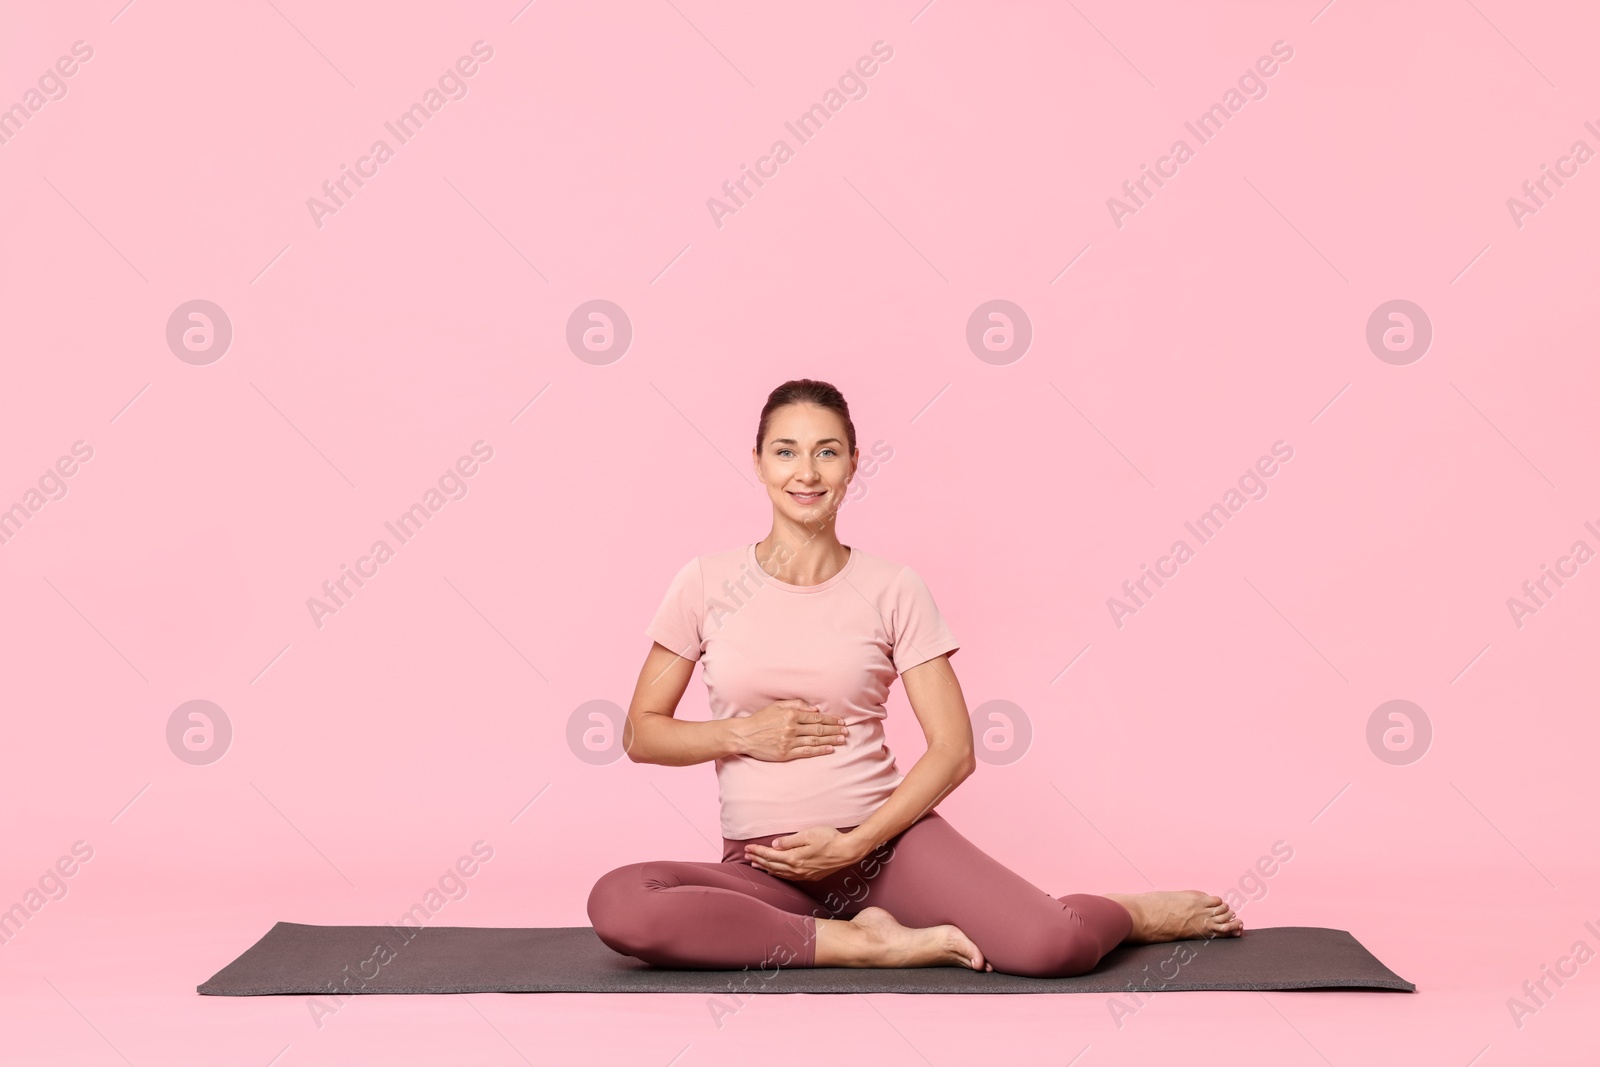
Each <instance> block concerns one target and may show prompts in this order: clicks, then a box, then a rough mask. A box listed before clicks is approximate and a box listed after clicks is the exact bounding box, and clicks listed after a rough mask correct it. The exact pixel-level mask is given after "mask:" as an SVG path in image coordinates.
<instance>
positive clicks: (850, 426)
mask: <svg viewBox="0 0 1600 1067" xmlns="http://www.w3.org/2000/svg"><path fill="white" fill-rule="evenodd" d="M790 404H815V405H817V406H818V407H823V408H827V409H828V410H829V411H833V412H837V413H838V415H839V417H840V418H841V419H843V420H844V433H845V437H846V438H847V439H848V442H849V448H848V449H846V452H847V454H850V455H853V454H854V453H855V450H856V424H855V423H853V422H851V421H850V405H849V404H847V403H845V400H844V394H843V393H841V392H839V390H837V389H835V388H834V387H833V386H832V385H830V384H829V383H827V382H819V381H815V380H813V379H811V378H791V379H790V380H789V381H786V382H784V383H783V384H782V385H780V386H778V387H777V388H776V389H774V390H773V391H772V392H771V393H769V394H768V395H767V403H766V406H765V407H763V408H762V409H761V423H760V425H758V426H757V427H756V452H757V454H759V453H760V452H761V444H762V442H763V441H765V440H766V439H767V423H768V422H770V421H771V419H772V413H773V412H774V411H777V410H778V409H779V408H782V407H787V406H789V405H790Z"/></svg>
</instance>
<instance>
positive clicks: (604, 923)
mask: <svg viewBox="0 0 1600 1067" xmlns="http://www.w3.org/2000/svg"><path fill="white" fill-rule="evenodd" d="M644 866H645V865H644V864H642V863H630V864H628V865H627V866H625V867H618V868H616V869H615V870H612V871H607V872H606V873H605V874H603V875H601V876H600V879H599V881H597V882H595V884H594V888H593V889H591V890H589V902H588V911H589V922H590V924H591V925H593V926H594V932H595V934H596V935H597V936H598V937H599V938H600V940H601V941H603V942H604V943H605V944H606V946H607V947H609V948H611V949H613V950H615V951H617V952H621V953H623V954H624V955H630V956H631V955H633V954H634V950H635V949H639V948H642V947H644V945H645V940H644V939H645V938H646V937H647V935H648V933H649V930H650V925H651V924H650V922H649V919H648V916H647V914H646V912H647V910H648V909H647V907H646V904H647V902H648V898H649V895H650V890H649V887H648V885H647V884H646V882H645V877H644Z"/></svg>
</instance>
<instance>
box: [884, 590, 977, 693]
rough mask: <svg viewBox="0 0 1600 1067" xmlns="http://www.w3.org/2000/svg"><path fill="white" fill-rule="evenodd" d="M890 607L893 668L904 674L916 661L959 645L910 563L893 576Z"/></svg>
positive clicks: (951, 651)
mask: <svg viewBox="0 0 1600 1067" xmlns="http://www.w3.org/2000/svg"><path fill="white" fill-rule="evenodd" d="M889 607H890V619H891V622H892V624H893V628H894V632H893V641H894V669H895V671H896V672H898V673H900V674H904V673H905V672H906V671H908V670H910V669H911V668H912V667H915V666H916V665H917V664H919V663H926V662H927V661H928V660H930V659H934V658H936V657H938V656H944V655H949V654H951V653H953V652H955V650H956V649H957V648H959V647H960V644H959V643H958V642H957V641H956V638H955V634H953V633H951V632H950V627H949V625H948V624H947V623H946V622H945V621H944V616H943V615H941V614H940V613H939V605H937V604H936V603H934V600H933V593H931V592H929V590H928V586H927V583H925V582H924V581H923V580H922V577H921V575H919V574H917V572H916V571H914V570H912V569H911V568H910V567H906V568H904V569H902V570H901V571H900V573H899V575H898V576H896V578H895V582H894V586H893V588H892V590H891V593H890V605H889Z"/></svg>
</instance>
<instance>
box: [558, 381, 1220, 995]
mask: <svg viewBox="0 0 1600 1067" xmlns="http://www.w3.org/2000/svg"><path fill="white" fill-rule="evenodd" d="M751 458H752V460H753V462H754V464H755V471H756V475H757V476H758V477H759V478H760V479H761V482H762V484H763V485H765V486H766V490H767V496H768V497H769V498H770V499H771V502H772V529H771V531H770V532H769V533H768V534H767V536H766V537H765V538H763V539H762V540H761V541H759V542H757V543H756V544H746V545H741V546H740V547H738V548H734V549H730V550H727V551H722V552H712V553H709V554H707V555H702V556H698V557H696V558H695V559H692V560H690V561H689V562H688V563H686V564H684V566H683V567H682V568H681V569H680V570H679V571H678V573H677V575H676V576H675V577H674V578H673V580H672V584H671V586H670V588H669V589H668V591H667V595H666V598H665V600H664V602H663V603H662V605H661V607H660V610H659V611H657V613H656V615H655V618H654V619H653V620H651V622H650V625H649V626H648V627H646V629H645V633H646V635H647V636H649V637H650V638H651V639H652V640H653V641H654V644H653V645H652V647H651V649H650V652H649V654H648V655H647V656H646V658H645V662H644V667H643V669H642V670H641V671H640V672H639V680H638V684H637V687H636V688H635V690H634V694H633V702H632V703H631V704H630V705H629V708H628V720H627V723H626V725H625V727H624V730H623V744H624V746H625V748H626V749H627V752H628V755H629V757H630V758H631V759H632V760H633V761H634V762H636V763H657V764H662V765H665V766H673V767H681V766H686V765H688V764H692V763H705V762H707V761H715V763H716V767H717V785H718V791H719V794H720V799H721V804H722V818H721V822H722V837H723V850H722V860H721V862H720V863H712V862H697V861H690V860H655V861H650V862H645V863H633V864H629V865H627V866H625V867H619V868H617V869H615V870H613V871H610V872H608V873H607V874H605V875H604V876H602V877H601V878H600V880H599V881H598V882H597V883H596V884H595V886H594V889H593V890H592V891H591V892H590V894H589V919H590V921H591V922H592V923H593V924H594V928H595V932H596V934H598V935H599V937H600V940H601V941H603V942H604V943H605V944H606V945H608V946H610V947H611V948H612V949H614V950H616V951H617V952H620V953H622V954H624V955H628V956H634V957H636V958H638V959H640V960H643V961H645V962H646V963H650V964H653V965H655V966H659V967H677V968H715V969H739V968H744V967H761V968H766V967H768V966H790V967H925V966H960V967H970V968H972V969H974V970H980V971H1001V972H1005V973H1008V974H1018V975H1028V976H1032V977H1038V978H1052V977H1063V976H1067V975H1075V974H1082V973H1083V972H1085V971H1088V970H1090V969H1092V968H1093V967H1094V966H1095V964H1096V963H1098V962H1099V960H1100V958H1101V957H1102V956H1104V955H1105V954H1106V953H1107V952H1109V951H1110V950H1111V949H1112V948H1114V947H1115V946H1116V945H1118V944H1119V943H1121V942H1124V941H1129V942H1137V943H1142V942H1152V941H1173V940H1178V939H1188V938H1201V937H1218V936H1237V935H1238V934H1239V933H1240V932H1241V930H1242V929H1243V927H1244V924H1243V922H1242V921H1241V920H1240V919H1239V918H1238V917H1237V916H1236V915H1235V914H1234V912H1233V911H1232V909H1230V908H1229V907H1228V906H1227V905H1226V904H1225V903H1223V901H1222V899H1221V898H1220V897H1216V896H1212V895H1209V894H1206V893H1202V892H1200V891H1198V890H1180V891H1172V892H1156V893H1135V894H1112V893H1108V894H1104V895H1094V894H1089V893H1071V894H1068V895H1066V896H1062V897H1052V896H1051V895H1050V894H1048V893H1046V892H1045V891H1044V890H1042V889H1040V888H1038V887H1037V886H1035V885H1033V884H1032V883H1030V882H1028V881H1027V880H1026V879H1024V878H1023V877H1022V876H1021V875H1018V874H1016V873H1014V872H1012V871H1011V870H1009V869H1007V868H1006V867H1005V866H1003V865H1002V864H1000V863H999V862H997V861H996V860H994V859H993V858H991V857H990V856H988V855H987V854H985V853H984V852H983V851H982V850H981V849H979V848H978V847H977V846H976V845H974V844H972V843H971V842H970V841H968V840H967V839H966V838H965V837H963V836H962V835H961V834H959V833H957V832H956V830H955V827H953V826H951V825H950V823H949V822H948V821H946V820H945V819H944V817H943V816H941V815H940V814H939V813H938V812H936V811H934V810H933V808H934V806H935V805H936V804H938V803H939V801H941V800H943V799H944V798H945V797H946V796H948V795H949V794H950V791H951V790H953V789H954V788H955V787H956V786H958V785H960V784H961V783H962V782H963V781H964V780H965V779H966V778H967V776H968V775H970V774H971V773H972V772H973V771H974V770H975V769H976V767H977V762H976V759H975V757H974V755H973V742H972V727H971V724H970V722H969V721H968V714H969V713H968V711H967V705H966V701H965V699H964V697H963V696H962V692H961V686H960V683H959V682H957V680H956V676H955V672H954V670H952V669H951V666H950V657H951V655H953V654H954V653H955V652H956V650H957V647H958V646H957V643H956V640H955V637H954V635H953V634H952V633H951V631H950V629H949V627H948V626H947V625H946V623H945V621H944V618H943V617H942V616H941V615H940V613H939V609H938V607H937V606H936V604H935V603H934V599H933V596H932V594H931V593H930V592H929V591H928V587H927V586H926V585H925V584H924V583H923V581H922V579H921V578H920V577H919V576H918V575H917V573H916V571H914V570H912V569H911V568H910V567H907V566H903V565H900V564H896V563H891V562H890V561H888V560H886V559H883V558H881V557H878V556H874V555H871V554H869V553H867V552H863V551H862V550H861V549H859V548H856V547H853V546H850V545H844V544H841V543H840V542H839V538H838V536H837V532H836V529H835V520H836V519H837V515H838V509H839V505H840V503H841V502H842V501H843V500H844V496H845V490H846V488H847V487H848V485H849V484H850V479H851V478H852V477H853V476H854V475H855V472H856V465H857V463H858V462H859V458H860V454H859V451H858V450H857V448H856V432H855V426H854V424H853V423H852V422H851V421H850V411H849V408H848V406H847V405H846V403H845V400H844V397H842V396H841V395H840V394H839V391H838V390H837V389H835V388H834V387H833V386H831V385H829V384H828V383H826V382H818V381H813V380H811V379H800V380H796V381H790V382H785V383H784V384H783V385H781V386H779V387H778V388H777V389H775V390H773V392H772V394H771V395H770V396H769V397H768V398H767V403H766V406H765V407H764V408H763V409H762V412H761V421H760V424H759V426H758V428H757V431H756V446H755V448H754V449H753V450H752V455H751ZM696 662H700V663H702V664H703V665H704V670H703V672H702V676H703V678H704V680H705V684H706V689H707V692H708V694H709V698H710V705H711V714H712V717H711V719H710V720H708V721H702V722H691V721H684V720H679V719H676V718H674V713H675V712H676V710H677V706H678V701H679V699H680V698H681V697H682V696H683V693H684V690H685V689H686V688H687V687H688V685H689V680H690V678H691V677H692V675H693V673H694V665H695V663H696ZM896 675H898V676H899V677H901V678H902V679H904V683H905V691H906V697H907V699H908V700H909V701H910V703H911V707H912V710H913V711H914V712H915V713H916V716H917V719H918V721H919V722H920V723H921V725H922V729H923V732H924V734H926V736H927V742H928V745H927V751H926V752H925V753H924V754H923V755H922V756H921V758H919V759H918V760H917V761H916V763H915V764H914V765H913V766H912V768H911V770H910V772H909V773H907V774H904V775H902V774H901V773H900V771H899V769H898V767H897V765H896V763H895V759H894V756H893V754H892V753H891V752H890V751H889V748H888V746H887V744H886V743H885V740H884V729H883V720H884V716H885V714H886V712H885V708H884V703H885V701H886V700H887V699H888V696H889V688H890V686H891V685H893V683H894V679H895V677H896Z"/></svg>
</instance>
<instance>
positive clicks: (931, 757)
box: [844, 656, 978, 860]
mask: <svg viewBox="0 0 1600 1067" xmlns="http://www.w3.org/2000/svg"><path fill="white" fill-rule="evenodd" d="M900 678H901V680H902V681H903V682H904V684H905V689H906V698H907V699H908V700H910V701H911V710H912V711H914V712H916V715H917V721H918V722H920V723H922V732H923V734H924V735H926V737H927V739H928V750H927V751H926V752H924V753H923V754H922V757H921V758H920V759H918V760H917V762H916V764H915V765H914V766H913V767H912V768H911V771H910V773H908V774H907V775H906V776H905V779H904V780H903V781H902V782H901V783H900V784H899V785H898V786H896V787H895V791H894V792H893V793H891V794H890V795H889V799H888V800H885V801H884V802H883V803H882V804H881V805H880V806H879V807H878V810H877V811H875V812H873V813H872V814H871V815H870V816H869V817H868V818H867V821H866V822H864V823H862V824H861V825H860V826H857V827H856V828H855V829H854V830H851V831H850V832H849V833H848V834H845V835H844V836H845V837H847V838H849V839H850V842H851V844H852V846H853V847H852V851H853V852H854V853H855V854H856V856H855V858H856V859H857V860H859V859H864V858H865V857H866V856H867V854H868V853H870V852H872V851H873V850H874V849H876V848H877V847H878V846H879V845H881V844H883V843H884V842H885V841H887V840H889V839H890V838H892V837H894V836H895V835H896V834H898V833H900V831H902V830H904V829H905V828H906V827H908V826H910V825H911V824H912V823H914V822H916V821H917V820H918V819H920V818H922V816H923V815H925V814H926V813H927V812H928V810H929V809H930V808H932V807H933V806H934V805H935V804H937V803H939V801H941V800H943V799H944V798H945V797H947V796H949V795H950V792H951V790H953V789H955V787H956V786H958V785H960V784H961V783H962V782H964V781H966V779H967V777H968V776H969V775H970V774H972V772H973V771H975V770H976V769H977V767H978V759H977V757H976V756H975V755H974V754H973V750H972V722H971V719H970V717H969V713H968V711H967V701H966V698H965V697H964V696H963V695H962V693H961V683H960V682H959V681H957V680H956V672H955V670H954V669H952V668H951V666H950V659H949V657H948V656H935V657H934V658H933V659H930V660H927V661H925V662H923V663H919V664H917V665H916V666H915V667H912V668H911V669H910V670H908V671H906V672H905V673H904V674H902V675H901V676H900Z"/></svg>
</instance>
